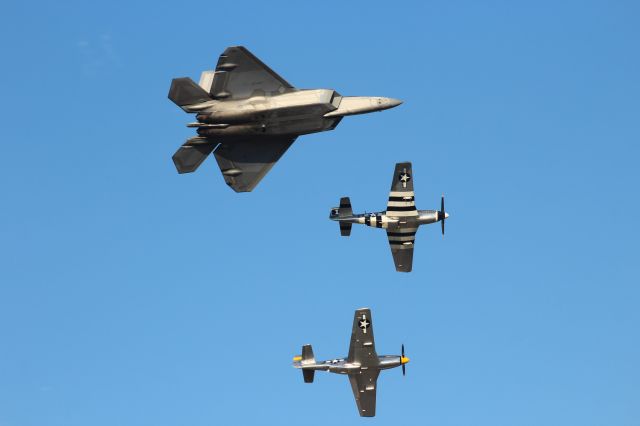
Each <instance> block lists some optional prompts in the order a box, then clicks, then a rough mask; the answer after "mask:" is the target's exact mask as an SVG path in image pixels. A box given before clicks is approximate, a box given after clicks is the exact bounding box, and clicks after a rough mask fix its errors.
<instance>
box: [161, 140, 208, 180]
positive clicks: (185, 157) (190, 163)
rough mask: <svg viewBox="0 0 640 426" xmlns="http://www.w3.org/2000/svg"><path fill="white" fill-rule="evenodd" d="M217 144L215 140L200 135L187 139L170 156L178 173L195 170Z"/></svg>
mask: <svg viewBox="0 0 640 426" xmlns="http://www.w3.org/2000/svg"><path fill="white" fill-rule="evenodd" d="M217 145H218V143H217V142H213V141H211V140H209V139H207V138H204V137H201V136H196V137H193V138H190V139H188V140H187V141H186V142H185V143H184V144H183V145H182V146H181V147H180V148H178V150H177V151H176V153H175V154H173V157H172V159H173V164H174V165H175V166H176V169H177V170H178V173H181V174H182V173H191V172H194V171H196V169H197V168H198V167H200V164H202V162H203V161H204V160H205V159H206V158H207V157H208V156H209V154H211V152H212V151H213V150H214V149H215V148H216V146H217Z"/></svg>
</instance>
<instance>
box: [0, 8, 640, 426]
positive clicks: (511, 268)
mask: <svg viewBox="0 0 640 426" xmlns="http://www.w3.org/2000/svg"><path fill="white" fill-rule="evenodd" d="M639 14H640V7H639V6H638V3H637V2H632V1H564V2H555V1H539V2H512V1H485V2H478V1H456V2H444V1H440V2H434V1H427V2H413V3H410V2H396V3H389V2H385V3H374V2H347V1H342V2H333V1H323V2H295V3H294V2H274V1H270V2H255V3H243V2H225V3H222V2H208V3H207V2H205V3H202V2H201V3H192V4H187V3H174V4H167V3H159V2H151V1H140V2H138V1H135V2H101V3H92V2H65V1H62V2H42V1H36V2H16V1H9V2H6V4H4V5H3V10H2V13H1V14H0V46H1V48H2V49H1V51H2V67H1V69H0V75H1V76H2V81H3V82H4V83H3V85H2V94H3V95H2V99H3V102H2V103H1V104H0V117H1V118H0V120H1V122H2V128H3V136H2V138H1V140H2V155H3V158H4V161H3V164H2V167H1V168H0V190H1V194H2V203H1V206H2V208H1V209H0V282H1V285H0V426H76V425H77V426H87V425H92V426H101V425H105V426H114V425H153V426H164V425H189V426H199V425H221V424H237V425H256V424H273V425H299V424H305V425H309V426H313V425H328V424H331V425H353V424H357V423H376V424H379V425H398V424H401V425H409V424H420V425H425V424H426V425H474V426H480V425H487V426H496V425H505V426H507V425H508V426H512V425H531V426H540V425H547V426H549V425H563V426H566V425H580V426H588V425H606V426H610V425H617V426H623V425H624V426H626V425H638V424H640V363H639V362H638V360H639V359H640V339H639V332H638V329H639V326H640V310H639V309H638V304H639V302H640V288H639V283H640V280H639V278H640V273H639V272H640V271H639V259H638V253H639V250H638V235H639V230H640V229H639V225H638V220H637V212H638V209H639V207H640V202H639V201H638V183H639V182H640V179H639V178H640V176H639V172H638V156H639V154H640V150H639V148H638V143H639V141H640V124H639V117H640V101H639V99H640V78H639V77H638V76H640V56H639V55H638V44H639V42H640V26H638V16H640V15H639ZM235 44H242V45H245V46H247V47H248V48H249V49H250V50H252V51H253V52H254V53H255V54H256V55H257V56H258V57H260V58H261V59H262V60H264V62H266V63H267V64H269V65H270V66H271V67H272V68H274V69H275V70H276V71H277V72H279V73H280V74H281V75H282V76H283V77H284V78H286V79H287V80H288V81H290V82H291V83H292V84H294V85H295V86H297V87H301V88H314V87H325V88H335V89H337V90H338V91H340V92H341V93H342V94H344V95H370V96H390V97H396V98H400V99H403V100H404V101H405V103H404V104H403V105H402V106H400V107H398V108H396V109H393V110H390V111H385V112H383V113H379V114H373V115H366V116H359V117H351V118H347V119H345V120H343V122H342V123H341V124H340V126H339V127H338V129H336V130H335V131H333V132H329V133H324V134H316V135H309V136H305V137H302V138H300V139H299V140H298V142H296V144H295V145H294V146H293V148H292V149H291V150H289V151H288V152H287V153H286V154H285V156H284V157H283V159H282V161H281V162H279V163H278V164H277V165H276V166H275V167H274V169H273V170H272V172H271V173H270V174H269V175H268V176H267V177H266V178H265V179H264V180H263V182H262V183H261V184H260V186H259V187H258V188H257V190H256V191H255V192H254V193H250V194H235V193H234V192H232V191H231V190H230V189H228V188H227V187H226V185H225V184H224V183H223V180H222V177H221V176H220V173H219V171H218V168H217V166H216V165H215V162H214V161H211V159H210V160H208V161H207V162H206V163H204V164H203V166H202V167H201V169H200V170H198V172H197V173H194V174H192V175H182V176H180V175H178V174H177V173H176V171H175V169H174V166H173V163H172V161H171V155H172V154H173V153H174V151H175V150H176V149H177V148H178V147H179V146H180V144H181V143H182V142H183V141H184V139H186V138H187V137H189V136H190V135H192V134H193V130H192V129H187V128H185V127H184V124H185V123H187V122H188V121H190V117H189V116H187V115H186V114H184V113H183V112H182V111H180V109H178V108H177V107H176V106H175V105H173V104H172V103H171V102H170V101H169V100H168V99H167V98H166V95H167V92H168V89H169V84H170V81H171V78H173V77H178V76H190V77H192V78H193V79H195V80H197V79H198V78H199V75H200V72H201V71H202V70H205V69H212V68H213V67H214V66H215V63H216V61H217V57H218V55H219V54H220V53H221V52H222V51H223V50H224V48H225V47H227V46H229V45H235ZM407 160H410V161H412V162H413V164H414V178H415V179H414V182H415V185H416V191H417V197H416V198H417V204H418V207H419V208H423V209H428V208H436V207H437V206H438V203H439V197H440V194H441V193H442V192H444V193H445V194H446V200H447V210H448V211H450V213H451V218H450V219H449V221H448V222H447V235H446V237H445V238H444V239H443V238H441V236H440V234H439V227H438V226H431V227H424V228H423V229H421V230H420V232H419V234H418V240H417V243H416V251H415V258H414V261H415V263H414V272H413V273H411V274H399V273H396V272H395V271H394V268H393V262H392V260H391V255H390V253H389V248H388V246H387V243H386V238H385V235H384V233H383V232H381V231H379V230H373V229H366V228H354V230H353V233H352V236H351V237H350V238H348V239H346V238H341V237H340V236H339V232H338V227H337V225H336V224H334V223H331V222H330V221H329V220H328V219H327V216H328V214H329V209H330V208H331V207H332V206H334V205H336V204H337V202H338V199H339V197H340V196H344V195H349V196H351V199H352V203H353V205H354V209H355V210H357V211H363V210H380V209H383V208H384V206H385V204H386V203H385V201H386V197H387V192H388V190H389V184H390V180H391V173H392V170H393V165H394V163H395V162H397V161H407ZM362 306H369V307H371V308H372V309H373V316H374V318H373V319H374V326H375V333H376V339H377V346H378V352H379V353H382V354H385V353H386V354H395V353H398V352H399V350H400V344H401V343H405V345H406V347H407V354H408V356H410V357H411V360H412V362H411V363H410V364H409V365H408V368H407V376H406V377H405V378H403V377H402V375H401V373H400V371H399V370H391V371H388V372H386V373H383V374H382V375H381V378H380V380H379V390H378V415H377V417H376V418H375V419H360V418H358V415H357V411H356V408H355V404H354V401H353V399H352V396H351V389H350V387H349V384H348V381H347V379H346V378H344V377H340V376H334V375H327V374H318V375H317V376H316V382H315V383H314V384H313V385H305V384H304V383H303V382H302V377H301V374H300V373H299V372H297V371H295V370H293V369H292V368H291V366H290V361H291V357H292V356H293V355H295V354H297V353H298V352H299V350H300V346H301V345H302V344H304V343H312V344H313V345H314V349H315V352H316V356H317V357H318V358H332V357H337V356H344V355H346V352H347V346H348V340H349V334H350V326H351V321H352V315H353V310H354V309H355V308H358V307H362Z"/></svg>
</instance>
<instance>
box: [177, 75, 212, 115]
mask: <svg viewBox="0 0 640 426" xmlns="http://www.w3.org/2000/svg"><path fill="white" fill-rule="evenodd" d="M169 99H171V101H173V103H175V104H176V105H178V106H179V107H181V108H182V109H184V107H185V106H188V105H196V104H200V103H202V102H207V101H210V100H212V99H211V97H210V96H209V93H207V92H206V91H205V90H204V89H203V88H202V87H200V86H198V85H197V84H196V83H195V82H194V81H193V80H191V79H190V78H189V77H182V78H174V79H173V80H171V88H170V89H169Z"/></svg>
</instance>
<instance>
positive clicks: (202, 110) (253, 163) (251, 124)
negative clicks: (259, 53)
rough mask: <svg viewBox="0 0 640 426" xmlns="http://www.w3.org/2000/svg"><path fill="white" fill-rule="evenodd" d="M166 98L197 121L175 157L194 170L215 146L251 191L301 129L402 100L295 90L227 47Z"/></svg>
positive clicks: (228, 177) (232, 179) (231, 180)
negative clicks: (208, 68)
mask: <svg viewBox="0 0 640 426" xmlns="http://www.w3.org/2000/svg"><path fill="white" fill-rule="evenodd" d="M169 99H171V100H172V101H173V102H174V103H175V104H177V105H178V106H179V107H180V108H182V109H183V110H184V111H185V112H187V113H195V114H196V120H197V121H195V122H193V123H189V124H187V127H193V128H196V129H197V132H198V136H195V137H192V138H190V139H188V140H187V141H186V142H185V143H184V144H183V145H182V146H181V147H180V149H178V151H177V152H176V153H175V154H174V155H173V162H174V164H175V166H176V169H177V170H178V173H191V172H193V171H195V170H196V169H197V168H198V167H199V166H200V164H202V162H203V161H204V160H205V159H206V158H207V156H209V154H211V153H212V152H213V154H214V156H215V157H216V160H217V162H218V166H219V167H220V171H221V172H222V175H223V176H224V180H225V182H226V183H227V185H229V186H230V187H231V188H232V189H233V190H234V191H236V192H249V191H251V190H253V188H255V186H256V185H257V184H258V183H259V182H260V180H261V179H262V178H263V177H264V176H265V175H266V174H267V172H269V170H270V169H271V167H273V165H274V164H275V163H276V161H278V160H279V159H280V157H281V156H282V155H283V154H284V152H285V151H286V150H287V149H288V148H289V147H290V146H291V144H292V143H293V142H294V141H295V140H296V138H297V137H298V136H300V135H305V134H309V133H316V132H323V131H326V130H333V129H335V127H336V126H337V125H338V123H340V120H342V118H343V117H345V116H347V115H355V114H364V113H368V112H374V111H381V110H384V109H388V108H393V107H395V106H397V105H400V104H401V103H402V102H401V101H399V100H397V99H391V98H380V97H357V96H342V95H340V94H339V93H338V92H336V91H335V90H330V89H308V90H307V89H305V90H303V89H296V88H294V87H293V86H292V85H291V84H289V83H288V82H287V81H286V80H285V79H283V78H282V77H280V76H279V75H278V74H276V73H275V72H274V71H273V70H272V69H271V68H269V67H268V66H266V65H265V64H264V63H262V61H260V59H258V58H257V57H255V56H254V55H253V54H251V52H249V51H248V50H247V49H246V48H244V47H242V46H234V47H229V48H227V49H226V50H225V51H224V52H223V53H222V55H220V58H219V59H218V64H217V65H216V69H215V71H204V72H203V73H202V76H201V78H200V83H199V84H196V83H195V82H194V81H193V80H191V79H190V78H188V77H183V78H175V79H173V81H172V82H171V88H170V90H169Z"/></svg>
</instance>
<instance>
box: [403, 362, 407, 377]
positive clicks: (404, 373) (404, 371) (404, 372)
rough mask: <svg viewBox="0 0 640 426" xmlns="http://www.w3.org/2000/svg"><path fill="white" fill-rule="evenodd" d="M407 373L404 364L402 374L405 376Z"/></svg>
mask: <svg viewBox="0 0 640 426" xmlns="http://www.w3.org/2000/svg"><path fill="white" fill-rule="evenodd" d="M406 374H407V371H406V370H405V368H404V364H402V375H403V376H405V375H406Z"/></svg>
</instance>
